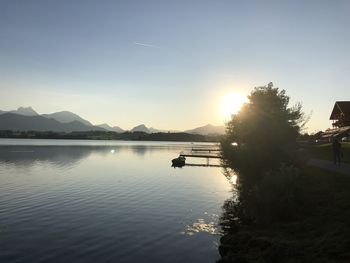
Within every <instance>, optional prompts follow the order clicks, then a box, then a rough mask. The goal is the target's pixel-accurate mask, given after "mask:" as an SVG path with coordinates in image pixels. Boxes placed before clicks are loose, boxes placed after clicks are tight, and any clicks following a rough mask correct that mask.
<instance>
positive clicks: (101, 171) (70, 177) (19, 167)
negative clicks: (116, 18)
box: [0, 142, 231, 263]
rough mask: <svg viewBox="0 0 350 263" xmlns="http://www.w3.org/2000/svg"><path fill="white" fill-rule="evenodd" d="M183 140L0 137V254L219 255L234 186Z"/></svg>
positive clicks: (22, 258) (95, 257) (177, 258)
mask: <svg viewBox="0 0 350 263" xmlns="http://www.w3.org/2000/svg"><path fill="white" fill-rule="evenodd" d="M40 143H42V142H40ZM70 143H71V142H70ZM139 144H140V143H139ZM185 146H186V145H185ZM183 148H184V145H183V144H179V145H170V144H168V143H154V144H149V143H145V144H144V145H132V144H131V143H123V142H121V143H120V145H102V146H101V145H99V146H97V145H89V146H83V145H74V146H72V145H65V146H57V145H45V146H44V145H41V146H38V145H36V146H30V145H27V146H25V145H17V146H10V145H8V146H0V200H1V202H0V244H1V249H0V262H1V263H2V262H13V259H16V262H26V263H27V262H54V263H56V262H75V263H80V262H81V263H83V262H84V263H86V262H99V261H101V258H103V259H106V255H108V259H109V261H108V260H103V261H104V262H145V261H147V262H214V261H215V260H216V259H217V258H218V257H219V254H218V251H217V246H213V244H214V243H215V244H216V242H217V241H218V240H219V236H218V232H219V230H218V229H217V225H218V216H217V215H218V214H221V205H222V203H223V201H224V200H225V199H227V198H228V196H229V195H230V192H229V191H230V189H231V187H230V184H229V183H228V182H227V180H226V178H225V177H224V176H223V175H222V172H221V169H220V168H216V167H210V168H203V167H185V168H184V169H176V170H175V169H172V168H171V166H170V165H171V162H170V160H171V159H172V158H174V156H176V155H177V154H178V153H179V152H180V151H181V150H183ZM181 233H183V234H181ZM189 235H191V237H190V238H189Z"/></svg>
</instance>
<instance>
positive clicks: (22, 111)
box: [10, 106, 39, 116]
mask: <svg viewBox="0 0 350 263" xmlns="http://www.w3.org/2000/svg"><path fill="white" fill-rule="evenodd" d="M10 112H11V113H15V114H19V115H24V116H37V115H39V114H38V113H37V112H36V111H35V110H33V108H32V107H31V106H29V107H18V109H17V110H13V111H10Z"/></svg>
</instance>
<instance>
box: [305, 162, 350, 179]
mask: <svg viewBox="0 0 350 263" xmlns="http://www.w3.org/2000/svg"><path fill="white" fill-rule="evenodd" d="M307 163H308V164H309V165H312V166H317V167H319V168H322V169H326V170H330V171H333V172H337V173H340V174H344V175H349V176H350V164H347V163H341V164H340V165H338V164H336V165H335V164H334V163H333V162H331V161H327V160H321V159H313V158H312V159H310V160H309V161H308V162H307Z"/></svg>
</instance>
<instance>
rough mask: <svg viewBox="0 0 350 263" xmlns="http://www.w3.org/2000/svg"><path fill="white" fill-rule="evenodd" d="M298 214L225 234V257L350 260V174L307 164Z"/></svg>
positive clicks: (225, 259) (300, 182)
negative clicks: (285, 219) (291, 217)
mask: <svg viewBox="0 0 350 263" xmlns="http://www.w3.org/2000/svg"><path fill="white" fill-rule="evenodd" d="M297 185H298V193H299V199H300V201H299V205H298V207H297V209H296V210H295V218H293V219H292V220H290V221H277V222H273V223H270V224H264V225H256V224H255V225H254V224H253V225H242V226H240V227H239V229H238V230H237V231H235V232H233V233H227V234H226V235H224V236H223V237H222V239H221V247H220V249H221V252H222V254H224V255H225V256H224V257H223V259H222V260H221V262H281V263H283V262H288V263H292V262H350V250H349V248H350V177H347V176H343V175H339V174H336V173H332V172H329V171H325V170H322V169H319V168H316V167H310V166H307V165H303V166H302V167H300V176H299V178H298V182H297Z"/></svg>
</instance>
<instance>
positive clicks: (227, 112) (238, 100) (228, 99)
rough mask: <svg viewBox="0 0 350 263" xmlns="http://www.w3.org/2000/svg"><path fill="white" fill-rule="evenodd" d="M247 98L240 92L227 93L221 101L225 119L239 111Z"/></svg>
mask: <svg viewBox="0 0 350 263" xmlns="http://www.w3.org/2000/svg"><path fill="white" fill-rule="evenodd" d="M246 101H247V98H246V97H245V96H243V95H242V94H240V93H230V94H227V95H225V96H224V97H223V98H222V101H221V111H222V114H223V117H224V118H225V120H227V119H229V118H230V117H231V115H232V114H235V113H237V112H238V111H239V110H240V108H241V107H242V105H243V104H244V103H245V102H246Z"/></svg>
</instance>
